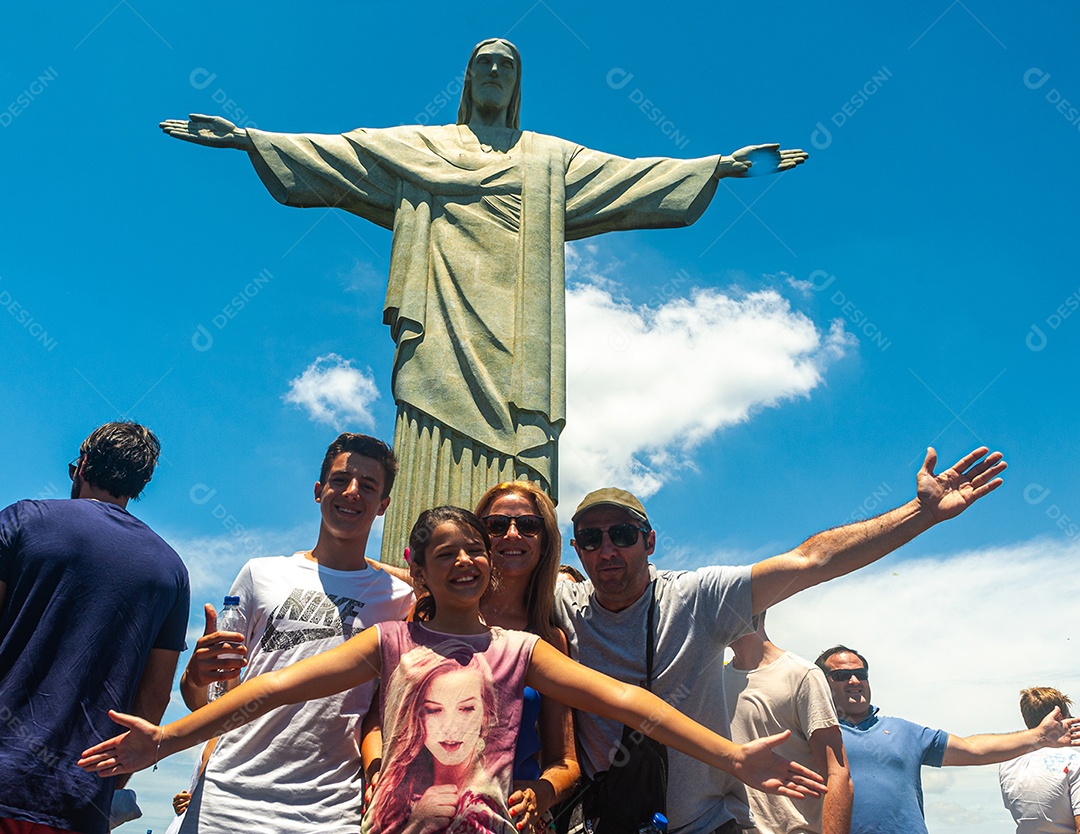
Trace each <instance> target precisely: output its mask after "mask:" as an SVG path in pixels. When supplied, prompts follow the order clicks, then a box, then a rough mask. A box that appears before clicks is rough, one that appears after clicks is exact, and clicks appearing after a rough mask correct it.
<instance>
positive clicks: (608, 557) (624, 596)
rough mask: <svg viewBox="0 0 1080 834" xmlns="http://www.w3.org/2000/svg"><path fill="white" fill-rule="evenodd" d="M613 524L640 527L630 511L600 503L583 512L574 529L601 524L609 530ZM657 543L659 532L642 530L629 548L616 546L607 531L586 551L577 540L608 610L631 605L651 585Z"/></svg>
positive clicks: (595, 585)
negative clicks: (651, 558) (650, 568)
mask: <svg viewBox="0 0 1080 834" xmlns="http://www.w3.org/2000/svg"><path fill="white" fill-rule="evenodd" d="M614 524H633V525H634V526H635V527H640V526H641V521H640V520H639V519H637V518H635V517H634V516H633V515H631V513H630V512H629V511H628V510H625V509H623V508H622V507H616V506H613V505H610V504H608V505H600V506H596V507H593V508H591V509H589V510H586V511H585V512H583V513H582V514H581V515H580V516H579V517H578V519H577V521H575V522H574V529H575V530H584V529H586V528H588V527H598V528H600V529H601V530H607V529H608V528H609V527H611V526H612V525H614ZM655 546H656V533H655V532H653V531H650V532H648V533H640V534H639V535H638V536H637V538H636V539H635V540H634V543H633V544H632V545H630V546H629V547H616V546H615V545H614V544H612V542H611V536H610V535H608V534H607V533H604V535H603V537H602V539H601V541H600V546H599V547H598V548H596V550H584V549H583V548H582V547H581V546H580V545H578V544H577V543H576V542H575V544H574V548H575V549H576V550H577V554H578V558H579V559H581V564H582V565H584V566H585V572H586V573H587V574H588V575H589V579H591V580H592V583H593V588H594V589H595V591H596V599H597V601H598V602H599V603H600V604H601V605H602V606H604V608H607V609H608V610H609V611H621V610H622V609H624V608H626V607H628V606H630V605H632V604H633V603H635V602H636V601H637V600H638V599H640V597H641V595H642V594H643V593H645V589H646V588H648V587H649V556H650V555H652V552H653V549H654V548H655Z"/></svg>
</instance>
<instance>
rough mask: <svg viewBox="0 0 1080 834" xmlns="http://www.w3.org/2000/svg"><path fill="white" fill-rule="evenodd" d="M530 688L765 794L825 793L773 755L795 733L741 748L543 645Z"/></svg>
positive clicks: (808, 775) (818, 781)
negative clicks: (616, 723) (634, 731)
mask: <svg viewBox="0 0 1080 834" xmlns="http://www.w3.org/2000/svg"><path fill="white" fill-rule="evenodd" d="M525 682H526V683H527V684H529V686H531V687H533V688H534V689H537V690H539V691H540V692H541V693H543V694H544V695H546V696H548V697H551V698H555V699H556V700H558V701H562V702H563V703H565V704H567V705H568V706H571V707H574V708H575V709H580V710H584V711H585V712H591V713H594V714H596V715H602V716H604V717H605V718H613V719H615V720H616V721H619V722H620V723H622V724H625V725H627V726H628V727H634V728H635V729H638V730H640V731H641V732H642V733H643V734H645V735H647V736H650V737H651V738H654V739H656V740H657V741H659V742H660V743H661V744H665V745H667V746H668V747H671V748H672V749H674V750H678V751H680V752H682V753H686V754H687V755H688V756H693V757H694V758H695V759H698V760H700V761H703V762H705V763H706V764H708V765H711V766H712V767H716V768H719V769H720V770H724V771H726V772H728V773H730V774H731V775H732V776H735V777H736V778H737V779H739V780H741V781H743V782H745V783H746V784H747V785H749V786H750V787H752V788H757V789H758V790H760V791H765V792H766V793H775V794H783V795H784V796H790V797H792V798H794V799H802V798H803V797H806V796H821V795H822V794H824V793H825V783H824V782H823V781H822V778H821V776H820V775H818V774H817V773H815V772H814V771H812V770H809V769H808V768H805V767H803V766H802V765H800V764H798V763H796V762H792V761H789V760H788V759H785V758H783V757H782V756H778V755H777V754H776V753H774V752H773V751H772V749H773V748H774V747H776V746H777V745H778V744H781V743H782V742H783V741H784V740H785V739H787V737H788V736H789V735H790V733H789V732H784V733H781V734H780V735H775V736H767V737H766V738H760V739H755V740H754V741H752V742H750V743H749V744H735V743H734V742H732V741H729V740H728V739H726V738H723V737H722V736H718V735H717V734H716V733H714V732H713V731H712V730H710V729H708V728H707V727H703V726H702V725H701V724H698V723H697V722H696V721H694V720H692V719H690V718H687V717H686V716H685V715H683V714H682V713H681V712H679V711H678V710H677V709H675V708H674V707H672V706H670V705H669V704H666V703H664V702H663V701H662V700H660V699H659V698H657V697H656V696H655V695H653V694H652V693H651V692H649V691H648V690H646V689H642V688H641V687H640V686H631V685H630V684H625V683H620V682H619V681H617V680H615V679H614V678H610V677H608V676H607V675H604V674H601V673H600V672H596V671H594V670H592V669H589V668H587V667H585V666H582V665H581V664H579V663H576V662H574V661H573V660H571V659H570V658H568V657H565V656H564V655H562V654H560V653H559V651H558V650H556V649H553V648H552V647H551V646H549V645H547V644H546V643H544V642H543V641H542V640H540V641H537V644H536V647H535V648H534V649H533V655H532V661H531V663H530V664H529V670H528V672H527V673H526V675H525Z"/></svg>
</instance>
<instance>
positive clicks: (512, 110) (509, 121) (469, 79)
mask: <svg viewBox="0 0 1080 834" xmlns="http://www.w3.org/2000/svg"><path fill="white" fill-rule="evenodd" d="M493 44H498V45H499V46H501V47H504V48H505V49H506V50H507V51H508V52H509V53H510V56H511V57H512V58H513V61H514V65H515V67H516V69H517V73H516V78H515V79H514V85H513V91H512V92H511V95H510V101H509V104H507V107H506V126H507V127H510V128H514V129H515V130H517V129H519V128H520V126H521V54H520V53H519V52H518V50H517V47H516V46H514V45H513V44H512V43H510V41H508V40H504V39H503V38H487V39H486V40H482V41H480V43H478V44H477V45H476V46H475V47H473V51H472V54H471V55H469V63H468V66H466V67H465V84H464V85H463V86H462V88H461V105H460V106H459V107H458V116H457V123H458V124H459V125H464V124H468V123H469V119H470V118H471V117H472V113H473V106H474V101H475V99H474V98H473V73H472V70H473V64H474V63H475V62H476V59H477V56H478V55H480V53H481V52H482V51H483V50H484V48H485V47H489V46H492V45H493Z"/></svg>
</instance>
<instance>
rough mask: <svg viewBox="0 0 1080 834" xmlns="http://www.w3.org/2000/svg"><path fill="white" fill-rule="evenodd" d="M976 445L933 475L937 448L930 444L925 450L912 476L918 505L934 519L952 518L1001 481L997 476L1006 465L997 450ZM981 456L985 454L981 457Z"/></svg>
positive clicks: (995, 487) (991, 490)
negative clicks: (972, 449)
mask: <svg viewBox="0 0 1080 834" xmlns="http://www.w3.org/2000/svg"><path fill="white" fill-rule="evenodd" d="M989 451H990V450H989V449H988V448H987V447H985V446H980V447H979V448H978V449H975V450H974V451H972V452H971V453H970V454H967V455H965V456H964V457H962V458H960V460H958V461H957V462H956V463H954V464H953V465H952V466H951V467H949V468H948V469H946V470H945V471H944V472H941V473H939V474H937V475H935V474H934V467H935V466H936V465H937V452H936V451H934V448H933V447H930V448H929V449H927V450H926V460H925V461H923V465H922V469H920V470H919V474H918V475H917V476H916V479H915V481H916V484H917V486H918V501H919V504H920V506H921V507H922V508H923V509H924V510H927V511H929V512H930V513H931V517H932V518H933V519H934V521H945V520H946V519H949V518H955V517H956V516H958V515H960V513H962V512H963V511H964V510H966V509H967V508H968V507H970V506H971V505H972V504H974V503H975V502H976V501H978V500H979V499H980V498H982V497H983V496H984V495H987V494H988V493H990V492H993V491H994V490H995V489H997V488H998V487H999V486H1001V484H1002V483H1003V482H1002V480H1001V478H999V477H997V476H998V475H1000V474H1001V473H1002V472H1004V471H1005V469H1006V467H1007V466H1008V464H1007V463H1005V461H1004V460H1002V455H1001V452H992V453H991V454H989V455H988V454H987V452H989ZM984 456H985V457H984Z"/></svg>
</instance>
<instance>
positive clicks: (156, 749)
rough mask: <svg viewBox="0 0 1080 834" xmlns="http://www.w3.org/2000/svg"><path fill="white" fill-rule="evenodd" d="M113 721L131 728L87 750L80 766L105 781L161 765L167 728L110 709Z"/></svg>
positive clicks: (80, 761) (80, 760)
mask: <svg viewBox="0 0 1080 834" xmlns="http://www.w3.org/2000/svg"><path fill="white" fill-rule="evenodd" d="M109 718H111V719H112V720H113V721H115V722H116V723H117V724H119V725H121V726H122V727H127V728H128V730H127V732H125V733H121V734H120V735H118V736H113V737H112V738H110V739H107V740H106V741H103V742H101V743H100V744H95V745H94V746H93V747H90V748H88V749H87V750H84V751H83V754H82V757H81V758H80V759H79V762H78V764H79V767H81V768H82V769H83V770H85V771H87V772H89V773H96V774H97V775H98V776H101V777H102V778H105V777H108V776H118V775H119V774H121V773H134V772H135V771H137V770H142V769H143V768H146V767H150V765H152V764H156V763H157V760H158V757H159V754H160V752H161V741H162V736H163V734H164V730H163V728H161V727H159V726H157V725H156V724H151V723H150V722H149V721H144V720H143V719H142V718H138V717H137V716H134V715H126V714H125V713H122V712H116V711H115V710H109Z"/></svg>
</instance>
